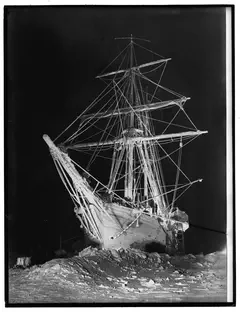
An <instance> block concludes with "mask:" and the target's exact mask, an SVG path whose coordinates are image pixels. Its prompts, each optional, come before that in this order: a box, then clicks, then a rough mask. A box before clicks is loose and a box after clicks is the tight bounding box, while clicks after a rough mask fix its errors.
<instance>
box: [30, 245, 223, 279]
mask: <svg viewBox="0 0 240 312" xmlns="http://www.w3.org/2000/svg"><path fill="white" fill-rule="evenodd" d="M220 256H221V257H223V256H224V255H222V254H221V255H220V254H219V253H212V254H209V255H205V256H204V255H203V254H200V255H196V256H195V255H192V254H189V255H176V256H170V255H168V254H159V253H157V252H154V253H147V252H144V251H141V250H138V249H133V248H129V249H119V250H116V249H109V250H104V249H98V248H93V247H88V248H86V249H84V250H83V251H81V252H80V253H79V254H78V256H74V257H72V258H60V259H53V260H51V261H49V262H46V263H45V264H43V265H41V266H38V267H36V266H34V267H32V268H31V269H30V270H29V273H28V277H29V278H30V279H42V278H44V277H52V278H61V279H65V280H72V278H74V280H75V281H76V280H77V279H83V278H84V279H88V280H90V279H93V280H94V281H96V280H101V279H106V278H107V277H109V276H110V279H111V276H112V277H118V276H122V274H123V273H122V269H123V268H124V267H128V268H129V267H132V268H133V267H134V268H137V267H138V268H149V269H151V268H152V269H153V268H158V269H160V270H162V271H164V270H165V271H166V270H172V271H175V272H180V273H184V272H187V271H189V270H190V271H191V270H196V269H197V270H206V269H209V268H210V267H212V266H213V265H215V264H216V262H219V257H220ZM221 261H222V260H221Z"/></svg>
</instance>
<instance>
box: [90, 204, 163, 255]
mask: <svg viewBox="0 0 240 312" xmlns="http://www.w3.org/2000/svg"><path fill="white" fill-rule="evenodd" d="M105 208H106V209H107V212H108V214H109V216H110V217H109V216H107V215H106V214H105V213H99V214H95V222H96V224H97V226H98V228H99V230H100V233H101V237H102V242H101V247H102V248H105V249H109V248H115V249H119V248H130V247H132V248H139V249H143V250H147V249H151V246H155V249H158V250H159V251H162V252H163V251H164V250H165V246H166V241H167V238H166V236H167V235H166V233H165V232H164V230H163V228H162V226H161V225H160V224H159V222H158V220H157V219H156V218H153V217H151V216H149V215H144V214H142V215H141V216H140V217H139V220H138V222H137V221H135V222H133V221H134V220H135V219H136V217H137V215H136V212H135V213H134V210H133V209H131V208H128V207H124V206H121V205H119V204H116V203H108V204H106V206H105ZM132 222H133V224H131V223H132ZM130 224H131V225H130ZM125 229H126V230H125Z"/></svg>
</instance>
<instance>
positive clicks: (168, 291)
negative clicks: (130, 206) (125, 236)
mask: <svg viewBox="0 0 240 312" xmlns="http://www.w3.org/2000/svg"><path fill="white" fill-rule="evenodd" d="M226 301H227V274H226V254H225V253H224V252H215V253H212V254H208V255H205V256H204V255H197V256H194V255H184V256H169V255H167V254H158V253H145V252H142V251H139V250H136V249H127V250H123V249H122V250H118V251H116V250H98V249H95V248H91V247H89V248H87V249H85V250H83V251H82V252H81V253H80V254H79V256H75V257H72V258H65V259H53V260H51V261H49V262H46V263H45V264H43V265H41V266H33V267H31V268H28V269H25V270H23V269H10V270H9V303H92V302H95V303H96V302H99V303H100V302H159V303H160V302H226Z"/></svg>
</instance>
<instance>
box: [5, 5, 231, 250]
mask: <svg viewBox="0 0 240 312" xmlns="http://www.w3.org/2000/svg"><path fill="white" fill-rule="evenodd" d="M130 34H133V35H134V36H136V37H140V38H146V39H149V40H151V44H150V46H149V47H150V48H151V49H152V50H153V51H156V52H157V53H159V54H161V55H163V56H165V57H171V58H172V61H171V62H170V63H169V64H168V66H167V70H166V71H165V74H164V77H163V80H162V83H163V85H164V86H167V87H169V88H171V89H173V90H175V91H177V92H179V93H181V94H184V95H185V96H189V97H191V101H189V102H187V104H186V111H187V113H188V114H189V116H191V118H192V119H193V121H194V122H195V124H196V126H197V127H198V129H200V130H208V131H209V134H208V135H205V136H201V137H200V138H198V139H197V140H195V141H194V143H193V144H192V145H191V148H188V149H187V153H185V154H184V159H185V160H184V161H185V163H186V164H187V165H186V170H187V172H188V174H189V176H190V177H191V178H192V180H195V179H197V178H203V182H202V183H201V184H200V183H199V184H196V185H194V186H193V187H192V188H191V189H190V190H189V191H188V192H187V193H186V194H185V195H184V196H183V198H182V200H181V202H180V203H179V208H181V209H183V210H185V211H187V213H188V215H189V218H190V223H191V224H192V226H191V227H190V229H189V230H188V231H187V232H186V238H185V242H186V248H187V251H188V252H201V251H203V252H209V251H214V250H215V249H218V248H221V247H223V244H224V241H225V235H223V234H221V233H218V231H219V232H225V222H226V191H225V189H226V181H225V180H226V176H225V169H226V166H225V161H226V159H225V151H226V150H225V143H226V142H225V141H226V137H225V130H226V124H225V123H226V121H225V108H226V106H225V105H226V99H225V9H224V8H220V7H218V8H216V7H215V8H214V7H213V8H211V7H185V8H184V7H180V8H178V7H160V6H159V7H144V8H143V7H128V8H127V7H11V8H10V7H8V8H6V9H5V49H6V50H5V73H6V76H5V85H6V91H7V96H6V100H7V101H6V106H5V113H6V115H5V131H6V132H5V133H6V134H7V135H6V144H7V146H6V147H7V159H6V169H7V180H6V186H7V189H6V195H7V198H6V199H7V202H6V203H7V207H6V215H7V218H6V223H7V224H8V237H9V242H10V244H11V246H12V248H13V249H15V250H17V251H19V252H27V251H28V250H30V249H31V248H32V247H33V246H35V245H37V244H38V243H40V244H43V245H45V246H47V247H48V248H50V249H51V248H56V247H57V244H58V240H59V234H61V235H62V236H63V238H65V239H67V238H70V237H73V236H76V235H79V233H80V232H79V224H78V220H77V219H76V218H75V216H74V213H73V204H72V201H71V200H70V197H69V196H68V193H67V191H66V190H65V189H64V186H63V185H62V182H61V180H60V178H59V176H58V174H57V172H56V169H55V167H54V164H53V161H52V159H51V157H50V155H49V151H48V148H47V146H46V144H45V142H44V141H43V139H42V135H43V134H44V133H47V134H48V135H49V136H50V137H52V138H55V137H56V136H57V135H58V134H59V133H60V132H61V131H62V130H63V129H64V128H65V127H66V126H67V125H68V124H69V123H70V122H71V121H72V120H73V119H74V118H75V117H76V116H77V114H79V113H81V111H82V110H83V109H84V108H85V107H86V106H87V105H88V103H90V102H91V101H92V100H93V99H94V98H95V97H96V95H97V94H98V92H100V91H101V88H102V87H103V84H102V83H101V81H98V80H96V79H94V77H95V76H96V75H97V74H99V73H100V72H101V71H102V70H103V69H104V68H105V67H106V66H107V65H108V64H109V62H110V61H111V60H112V59H113V58H114V57H115V56H116V55H117V54H118V53H119V51H120V49H122V48H123V47H124V43H123V42H120V41H116V40H114V38H115V37H122V36H129V35H130ZM196 226H200V227H205V228H208V229H211V230H213V231H210V230H203V229H200V228H198V227H196Z"/></svg>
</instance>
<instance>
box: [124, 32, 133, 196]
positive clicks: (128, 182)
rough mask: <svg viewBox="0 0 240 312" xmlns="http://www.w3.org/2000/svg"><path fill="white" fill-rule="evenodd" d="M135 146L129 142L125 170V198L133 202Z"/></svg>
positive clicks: (130, 121) (131, 103)
mask: <svg viewBox="0 0 240 312" xmlns="http://www.w3.org/2000/svg"><path fill="white" fill-rule="evenodd" d="M132 67H133V40H132V34H131V37H130V72H129V80H130V105H131V106H132V108H133V109H134V96H133V86H134V83H133V80H134V72H133V69H132ZM129 119H130V120H129V124H128V128H129V129H133V128H134V111H133V110H132V111H131V113H130V115H129ZM133 150H134V145H133V143H132V142H129V144H128V146H127V150H126V170H125V187H124V188H125V189H124V197H125V198H129V199H130V200H131V201H134V198H133V189H134V185H133V182H134V175H133V162H134V155H133Z"/></svg>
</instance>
